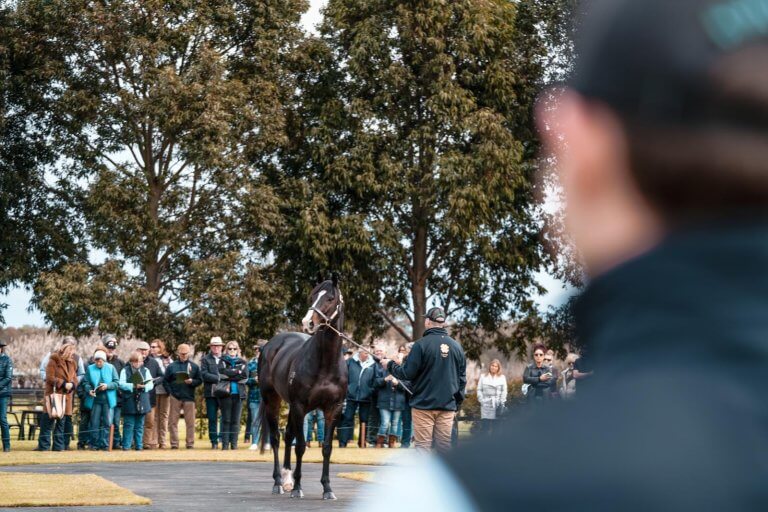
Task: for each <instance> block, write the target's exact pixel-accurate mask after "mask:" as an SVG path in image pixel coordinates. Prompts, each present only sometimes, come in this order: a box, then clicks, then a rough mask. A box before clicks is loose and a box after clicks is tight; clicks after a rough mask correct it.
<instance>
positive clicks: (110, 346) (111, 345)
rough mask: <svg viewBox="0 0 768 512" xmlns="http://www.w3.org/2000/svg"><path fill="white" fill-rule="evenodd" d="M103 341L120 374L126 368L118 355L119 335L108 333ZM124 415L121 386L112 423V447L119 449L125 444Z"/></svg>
mask: <svg viewBox="0 0 768 512" xmlns="http://www.w3.org/2000/svg"><path fill="white" fill-rule="evenodd" d="M101 342H102V343H103V344H104V348H106V349H107V350H106V354H107V362H108V363H109V364H111V365H112V366H114V367H115V372H117V375H118V376H119V375H120V372H122V371H123V368H125V364H126V363H125V361H123V360H122V359H120V358H119V357H117V345H118V341H117V337H116V336H115V335H114V334H107V335H105V336H104V337H103V338H102V339H101ZM122 417H123V391H121V390H120V389H119V388H118V390H117V404H116V405H115V407H114V408H113V413H112V423H113V424H114V425H115V433H114V437H113V438H112V448H113V449H115V450H119V449H120V448H122V446H123V440H122V436H121V435H120V419H121V418H122Z"/></svg>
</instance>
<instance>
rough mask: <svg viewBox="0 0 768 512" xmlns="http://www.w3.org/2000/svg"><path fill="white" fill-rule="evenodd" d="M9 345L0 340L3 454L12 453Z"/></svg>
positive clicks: (0, 403) (0, 415)
mask: <svg viewBox="0 0 768 512" xmlns="http://www.w3.org/2000/svg"><path fill="white" fill-rule="evenodd" d="M7 346H8V343H7V342H5V340H0V436H2V438H3V452H9V451H11V429H10V427H9V426H8V416H7V414H8V403H9V402H10V401H11V380H12V379H13V361H11V358H10V357H9V356H8V355H7V354H6V353H5V347H7Z"/></svg>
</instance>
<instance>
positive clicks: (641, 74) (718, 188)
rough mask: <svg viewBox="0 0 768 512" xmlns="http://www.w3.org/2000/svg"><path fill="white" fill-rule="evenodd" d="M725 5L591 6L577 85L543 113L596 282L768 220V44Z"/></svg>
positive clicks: (608, 2)
mask: <svg viewBox="0 0 768 512" xmlns="http://www.w3.org/2000/svg"><path fill="white" fill-rule="evenodd" d="M722 5H723V3H722V2H719V3H718V2H713V1H708V0H675V1H674V2H671V1H669V0H644V1H643V2H638V1H636V0H593V1H591V2H589V7H588V8H587V9H586V10H587V12H589V16H588V17H585V18H584V20H583V23H581V24H580V25H579V26H580V34H581V35H580V37H579V38H578V40H577V44H576V53H577V54H578V58H577V61H576V65H575V72H574V77H573V79H572V80H571V82H570V83H569V84H568V87H566V88H564V89H561V90H559V91H556V92H553V93H551V94H550V95H549V96H546V97H547V98H548V99H550V100H551V101H544V102H542V103H541V104H540V105H539V109H538V114H537V118H538V124H539V128H540V132H541V134H542V138H543V140H544V144H545V147H546V148H547V150H548V151H549V152H550V153H551V154H552V155H554V156H555V157H556V159H557V168H558V171H559V174H560V181H561V185H562V187H563V191H564V194H565V205H566V206H565V209H566V225H567V229H568V232H569V234H570V236H571V238H572V239H573V241H574V243H575V245H576V248H577V249H578V251H579V253H580V255H581V257H582V259H583V262H584V263H585V266H586V267H587V270H588V272H589V273H590V274H592V275H598V274H600V273H603V272H605V271H607V270H609V269H610V268H612V267H613V266H615V265H618V264H620V263H622V262H623V261H626V260H627V259H630V258H632V257H633V256H635V255H638V254H640V253H642V252H644V251H646V250H648V249H649V248H651V247H653V246H654V245H655V244H656V243H658V242H659V241H660V239H661V238H662V237H663V236H664V235H665V234H667V233H669V232H670V231H673V230H675V229H677V228H679V227H681V226H685V225H690V224H701V223H707V222H709V221H712V220H717V219H722V218H729V217H734V216H744V215H762V214H764V213H765V212H766V211H768V79H766V76H765V70H766V69H768V38H767V37H766V34H763V33H762V31H760V30H754V27H755V26H754V25H750V24H749V23H747V24H744V23H741V24H740V23H735V22H733V21H734V20H733V19H731V18H729V17H728V16H723V15H722V14H723V13H722V12H720V11H718V10H717V9H720V8H722ZM718 6H719V7H718ZM732 22H733V23H732Z"/></svg>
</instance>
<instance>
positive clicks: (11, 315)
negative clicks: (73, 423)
mask: <svg viewBox="0 0 768 512" xmlns="http://www.w3.org/2000/svg"><path fill="white" fill-rule="evenodd" d="M326 1H327V0H310V1H309V4H310V6H309V11H307V13H306V14H305V15H304V16H303V17H302V20H301V21H302V24H303V25H304V27H305V28H306V29H307V30H309V31H314V27H315V26H316V25H317V23H319V21H320V9H321V8H322V7H323V6H324V5H325V3H326ZM539 277H540V279H541V284H542V285H543V286H544V287H545V288H547V289H548V290H549V293H547V294H546V295H545V296H543V297H540V299H539V302H540V304H541V305H542V306H544V307H547V306H549V305H552V304H560V303H561V302H562V301H563V300H564V297H566V296H567V294H568V292H567V291H565V290H563V288H562V283H560V282H559V281H557V280H555V279H553V278H552V277H551V276H549V275H547V274H541V275H540V276H539ZM30 297H31V293H29V292H28V291H26V290H24V289H21V288H17V289H15V290H11V292H10V293H9V294H8V295H7V296H6V297H3V298H0V302H6V303H8V309H6V310H5V311H3V316H5V321H6V325H7V326H9V327H21V326H24V325H38V326H42V325H45V322H44V321H43V316H42V315H41V314H40V312H39V311H37V310H33V311H27V308H28V307H29V299H30Z"/></svg>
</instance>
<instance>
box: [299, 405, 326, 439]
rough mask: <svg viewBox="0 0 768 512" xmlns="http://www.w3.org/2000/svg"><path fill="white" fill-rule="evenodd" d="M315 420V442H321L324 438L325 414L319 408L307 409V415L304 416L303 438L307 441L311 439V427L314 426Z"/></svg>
mask: <svg viewBox="0 0 768 512" xmlns="http://www.w3.org/2000/svg"><path fill="white" fill-rule="evenodd" d="M315 421H317V442H318V443H322V442H323V440H324V439H325V415H324V414H323V411H321V410H320V409H315V410H314V411H309V412H308V413H307V415H306V416H304V432H306V437H305V439H306V441H307V442H310V441H311V440H312V427H313V426H314V423H315Z"/></svg>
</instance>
